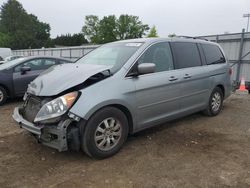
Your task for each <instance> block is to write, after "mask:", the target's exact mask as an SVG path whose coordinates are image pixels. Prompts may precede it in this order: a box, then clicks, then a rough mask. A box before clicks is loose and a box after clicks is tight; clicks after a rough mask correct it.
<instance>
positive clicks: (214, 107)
mask: <svg viewBox="0 0 250 188" xmlns="http://www.w3.org/2000/svg"><path fill="white" fill-rule="evenodd" d="M223 99H224V97H223V92H222V90H221V89H220V88H219V87H216V88H215V89H214V90H213V92H212V93H211V95H210V97H209V103H208V106H207V109H206V110H204V111H203V113H204V114H205V115H207V116H216V115H218V114H219V113H220V111H221V109H222V106H223Z"/></svg>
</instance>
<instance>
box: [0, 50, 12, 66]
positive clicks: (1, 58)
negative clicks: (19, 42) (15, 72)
mask: <svg viewBox="0 0 250 188" xmlns="http://www.w3.org/2000/svg"><path fill="white" fill-rule="evenodd" d="M10 55H11V49H10V48H0V64H2V63H4V58H6V57H8V56H10Z"/></svg>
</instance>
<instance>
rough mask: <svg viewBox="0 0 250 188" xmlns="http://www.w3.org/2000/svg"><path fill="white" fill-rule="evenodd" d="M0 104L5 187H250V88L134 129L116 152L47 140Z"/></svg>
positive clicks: (0, 167) (0, 165)
mask: <svg viewBox="0 0 250 188" xmlns="http://www.w3.org/2000/svg"><path fill="white" fill-rule="evenodd" d="M19 104H21V101H18V100H16V101H14V102H10V103H8V104H7V105H5V106H2V107H0V120H1V121H0V127H1V131H0V187H60V188H61V187H150V188H151V187H202V188H203V187H250V146H249V143H250V108H249V106H250V95H247V94H246V95H245V94H244V95H243V94H233V95H232V96H231V97H230V98H229V99H227V101H225V103H224V108H223V111H222V113H221V114H220V115H218V116H216V117H213V118H210V117H206V116H203V115H201V114H199V113H198V114H194V115H191V116H188V117H186V118H182V119H180V120H177V121H174V122H170V123H166V124H165V125H160V126H158V127H155V128H153V129H149V130H146V131H143V132H141V133H138V134H136V135H133V136H130V137H129V139H128V141H127V143H126V144H125V146H124V148H123V149H122V150H121V151H120V152H119V153H118V154H117V155H115V156H114V157H112V158H109V159H105V160H99V161H98V160H93V159H90V158H88V157H87V156H86V155H85V154H83V153H81V152H62V153H59V152H57V151H55V150H53V149H50V148H47V147H45V146H42V145H40V144H38V143H36V141H35V140H34V139H33V138H32V137H31V136H30V135H29V134H28V133H27V132H26V131H24V130H22V129H20V128H18V127H16V126H15V123H14V121H13V120H12V118H11V115H10V114H11V113H12V111H13V108H14V107H15V106H16V105H19Z"/></svg>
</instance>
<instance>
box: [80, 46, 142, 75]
mask: <svg viewBox="0 0 250 188" xmlns="http://www.w3.org/2000/svg"><path fill="white" fill-rule="evenodd" d="M141 45H142V43H135V42H132V43H129V42H122V43H110V44H107V45H103V46H101V47H99V48H97V49H95V50H93V51H92V52H90V53H89V54H87V55H86V56H84V57H82V58H81V59H79V60H78V61H76V63H85V64H93V65H107V66H109V67H112V68H111V69H112V70H113V71H117V70H119V69H120V68H121V67H122V66H123V65H124V64H125V63H126V62H127V61H128V59H129V58H130V57H131V56H132V55H133V54H134V53H135V52H136V51H137V50H138V49H139V47H140V46H141Z"/></svg>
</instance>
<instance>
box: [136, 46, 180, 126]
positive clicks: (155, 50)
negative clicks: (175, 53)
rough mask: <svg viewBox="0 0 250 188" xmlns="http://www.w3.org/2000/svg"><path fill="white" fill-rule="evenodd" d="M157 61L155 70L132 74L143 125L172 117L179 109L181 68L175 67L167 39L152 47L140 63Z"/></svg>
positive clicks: (138, 115) (139, 123) (138, 111)
mask: <svg viewBox="0 0 250 188" xmlns="http://www.w3.org/2000/svg"><path fill="white" fill-rule="evenodd" d="M142 63H154V64H155V72H154V73H150V74H144V75H139V76H138V77H135V78H133V79H134V82H135V86H136V102H137V121H138V122H137V124H138V126H139V127H137V128H138V129H143V128H146V127H149V126H152V125H154V124H158V123H161V122H163V121H164V120H166V119H168V118H171V117H173V116H174V115H176V114H177V113H178V111H179V110H180V102H179V100H178V99H179V94H180V79H179V78H180V75H181V73H180V71H176V70H174V65H173V58H172V54H171V49H170V46H169V43H168V42H161V43H157V44H154V45H152V46H151V47H149V48H148V49H147V50H146V51H145V53H144V54H143V55H142V56H141V57H140V58H139V60H138V62H137V66H138V64H142Z"/></svg>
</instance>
